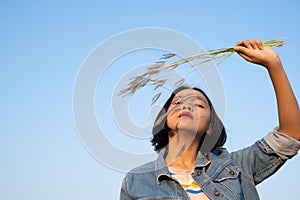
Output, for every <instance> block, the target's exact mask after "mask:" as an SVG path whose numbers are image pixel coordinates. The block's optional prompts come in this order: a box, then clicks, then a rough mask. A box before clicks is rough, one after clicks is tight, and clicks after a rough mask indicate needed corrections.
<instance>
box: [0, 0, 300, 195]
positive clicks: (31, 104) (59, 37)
mask: <svg viewBox="0 0 300 200" xmlns="http://www.w3.org/2000/svg"><path fill="white" fill-rule="evenodd" d="M299 10H300V3H299V1H296V0H294V1H270V0H267V1H259V0H253V1H155V0H154V1H47V2H46V1H1V3H0V27H1V32H0V36H1V37H0V44H1V48H0V58H1V59H0V66H1V67H0V91H1V98H0V102H1V104H0V105H1V115H0V116H1V120H0V121H1V125H0V163H1V164H0V188H1V189H0V199H5V200H17V199H26V200H35V199H36V200H37V199H43V200H50V199H51V200H52V199H55V200H66V199H72V200H83V199H90V200H96V199H118V196H119V191H120V185H121V182H122V178H123V177H124V175H125V174H124V172H122V170H116V169H112V168H111V167H108V166H107V165H105V163H103V162H102V163H101V162H99V160H97V159H95V158H94V156H93V155H92V154H91V153H89V152H88V151H87V148H86V147H85V146H84V145H83V143H82V141H81V139H80V137H79V134H78V132H77V130H76V124H75V122H74V117H73V109H72V101H73V100H72V98H73V90H74V83H75V81H76V77H77V74H78V72H79V70H80V67H81V66H82V64H83V63H84V61H85V60H86V59H87V58H88V56H89V55H90V53H91V52H92V51H93V50H94V49H95V48H96V47H97V46H98V45H99V44H101V43H102V42H103V41H105V40H107V39H108V38H111V37H112V36H113V35H116V34H119V33H121V32H124V31H127V30H131V29H135V28H144V27H159V28H167V29H171V30H174V31H177V32H180V33H181V34H184V35H186V36H188V37H190V38H192V39H193V40H195V41H196V42H198V43H199V44H200V45H201V46H202V47H203V48H205V49H207V50H208V49H216V48H221V47H230V46H234V45H235V43H236V42H238V41H239V40H244V39H256V38H259V39H261V40H262V41H266V40H270V39H274V38H278V37H282V38H284V39H285V41H286V42H287V44H286V45H285V46H284V47H281V48H276V51H278V53H279V54H280V56H281V58H282V61H283V63H284V66H285V69H286V72H287V74H288V77H289V79H290V83H291V85H292V87H293V89H294V92H295V94H296V97H297V99H298V100H299V95H300V81H299V75H300V67H299V66H300V61H299V55H300V39H299V35H300V31H299V27H298V26H299V20H298V19H299V18H300V13H299ZM114 48H117V47H114ZM160 55H161V52H158V51H147V50H145V51H138V52H135V53H132V54H128V55H123V56H122V57H120V59H118V60H116V61H115V62H114V63H113V64H112V65H111V66H110V67H109V69H108V70H107V71H106V73H105V74H104V75H103V77H102V78H101V80H100V81H99V84H98V86H97V90H96V93H95V114H96V115H97V120H98V123H99V124H102V125H103V126H104V133H105V135H106V137H107V138H108V139H109V140H110V141H111V143H112V144H114V145H115V146H117V147H118V148H120V149H122V150H124V151H127V152H131V153H132V154H136V153H149V152H152V150H151V149H152V147H151V145H150V143H149V140H150V138H149V137H150V136H149V137H148V138H146V139H143V140H142V139H140V138H138V139H137V138H133V137H129V136H127V135H125V134H124V133H122V131H120V130H118V128H117V127H116V125H115V124H114V120H113V117H112V116H111V113H112V111H111V105H110V101H109V100H110V99H109V98H108V97H110V95H111V93H112V92H113V91H112V90H113V89H114V86H115V85H113V84H115V83H114V82H117V81H115V80H119V79H120V77H122V73H124V74H125V73H126V72H127V71H130V70H131V69H132V68H133V67H136V66H139V65H144V64H145V63H150V62H153V61H156V59H157V58H158V57H159V56H160ZM123 65H124V66H123ZM121 68H122V70H121ZM218 69H219V73H220V76H221V77H222V81H223V86H224V89H225V94H226V104H225V109H226V115H225V119H224V124H225V126H226V128H227V130H228V141H227V143H226V145H225V147H227V148H228V149H229V150H230V151H234V150H237V149H240V148H243V147H246V146H247V145H251V144H252V143H254V142H255V141H256V140H257V139H260V138H261V137H263V136H264V135H265V134H266V133H268V132H269V131H270V130H272V129H273V128H274V127H275V126H276V125H278V122H277V110H276V103H275V97H274V92H273V90H272V86H271V82H270V80H269V78H268V75H267V73H266V70H264V69H263V68H260V67H258V66H255V65H252V64H249V63H246V62H245V61H244V60H242V59H241V58H240V57H238V56H237V55H232V56H231V57H230V58H228V59H227V60H226V61H224V62H223V63H221V64H220V65H219V66H218ZM149 98H150V100H151V96H150V95H148V96H147V95H140V96H138V97H137V98H136V99H135V101H134V102H135V103H134V104H130V105H129V108H128V110H129V112H130V116H131V119H132V120H133V121H134V123H136V124H138V125H139V126H145V124H149V123H150V122H151V120H149V119H150V118H151V117H149V115H148V113H147V115H145V111H146V112H149V110H150V109H151V108H150V107H151V106H150V104H149ZM107 99H108V100H107ZM162 102H163V99H162V101H161V102H158V104H159V103H162ZM143 109H146V110H145V111H143ZM103 113H106V115H105V116H104V117H103ZM145 116H146V117H145ZM143 117H145V118H144V119H143ZM104 124H105V125H104ZM101 145H102V144H101V141H99V147H100V149H101ZM102 151H103V152H104V153H107V154H109V152H107V151H106V150H105V149H102ZM112 159H120V160H124V162H126V159H127V158H119V157H117V156H116V157H113V158H112ZM299 166H300V159H299V155H298V156H296V157H294V158H293V159H292V160H290V161H288V162H287V163H286V165H285V166H284V167H283V168H281V169H280V170H279V171H278V173H276V174H275V175H274V176H272V177H271V178H269V179H268V180H266V181H265V182H263V183H262V184H260V185H259V186H258V190H259V193H260V196H261V198H262V199H273V200H279V199H297V198H298V196H299V195H298V193H297V191H298V190H299V183H298V180H300V173H299ZM132 167H134V166H132ZM120 168H122V167H120Z"/></svg>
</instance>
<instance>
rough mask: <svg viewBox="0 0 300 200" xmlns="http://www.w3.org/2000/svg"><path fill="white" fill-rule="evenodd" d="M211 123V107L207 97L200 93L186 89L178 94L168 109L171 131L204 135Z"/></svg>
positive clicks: (168, 121) (168, 122)
mask: <svg viewBox="0 0 300 200" xmlns="http://www.w3.org/2000/svg"><path fill="white" fill-rule="evenodd" d="M209 122H210V107H209V104H208V101H207V99H206V97H205V96H204V95H203V94H202V93H201V92H199V91H197V90H193V89H185V90H182V91H180V92H178V93H177V94H176V95H175V96H174V98H173V100H172V102H171V105H170V107H169V109H168V115H167V124H168V127H169V128H170V129H171V131H172V132H173V133H174V134H176V133H177V132H178V131H185V132H190V133H195V134H198V133H200V134H202V133H204V132H205V131H207V129H208V126H209Z"/></svg>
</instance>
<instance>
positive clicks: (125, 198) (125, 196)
mask: <svg viewBox="0 0 300 200" xmlns="http://www.w3.org/2000/svg"><path fill="white" fill-rule="evenodd" d="M132 199H133V198H131V197H130V195H129V193H128V189H127V176H126V177H125V178H124V179H123V182H122V187H121V192H120V200H132Z"/></svg>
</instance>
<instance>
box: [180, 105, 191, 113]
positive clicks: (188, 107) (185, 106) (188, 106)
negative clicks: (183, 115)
mask: <svg viewBox="0 0 300 200" xmlns="http://www.w3.org/2000/svg"><path fill="white" fill-rule="evenodd" d="M182 110H189V111H191V112H192V111H193V107H192V106H191V105H189V104H184V105H183V106H182Z"/></svg>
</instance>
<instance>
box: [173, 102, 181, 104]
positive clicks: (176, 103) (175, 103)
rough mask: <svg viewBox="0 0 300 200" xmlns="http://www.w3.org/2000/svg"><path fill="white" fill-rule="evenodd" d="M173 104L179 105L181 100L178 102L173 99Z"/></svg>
mask: <svg viewBox="0 0 300 200" xmlns="http://www.w3.org/2000/svg"><path fill="white" fill-rule="evenodd" d="M173 104H174V105H180V104H181V102H180V101H175V102H174V103H173Z"/></svg>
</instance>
